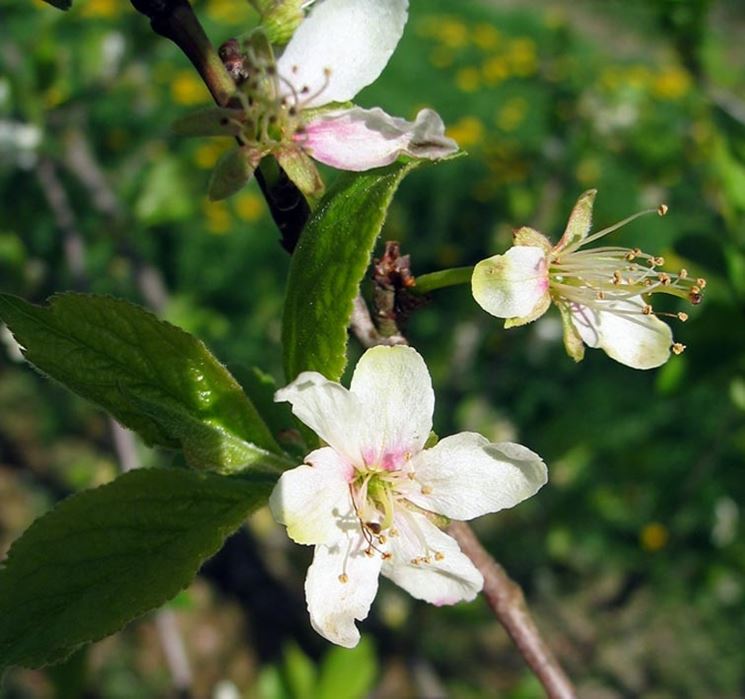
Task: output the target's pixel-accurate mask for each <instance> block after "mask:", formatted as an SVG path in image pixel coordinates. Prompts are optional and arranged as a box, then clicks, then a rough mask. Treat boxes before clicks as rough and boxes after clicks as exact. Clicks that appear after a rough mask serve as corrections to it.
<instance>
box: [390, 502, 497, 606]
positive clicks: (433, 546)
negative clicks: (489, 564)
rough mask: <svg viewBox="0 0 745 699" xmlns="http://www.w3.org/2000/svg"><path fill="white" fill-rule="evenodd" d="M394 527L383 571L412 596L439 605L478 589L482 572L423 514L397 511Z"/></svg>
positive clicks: (469, 597) (467, 596) (466, 597)
mask: <svg viewBox="0 0 745 699" xmlns="http://www.w3.org/2000/svg"><path fill="white" fill-rule="evenodd" d="M395 527H396V530H397V535H396V536H391V537H390V553H391V557H390V558H389V559H388V560H386V561H385V562H384V563H383V571H382V572H383V575H385V576H386V577H387V578H390V579H391V580H393V582H395V583H396V584H397V585H399V586H400V587H402V588H403V589H404V590H406V591H407V592H408V593H409V594H410V595H411V596H412V597H416V598H417V599H421V600H424V601H425V602H430V603H431V604H436V605H438V606H439V605H444V604H455V603H456V602H461V601H470V600H472V599H474V597H476V595H477V594H478V593H479V592H480V591H481V588H482V587H483V586H484V579H483V577H482V576H481V573H479V571H478V570H477V569H476V568H475V566H474V565H473V563H471V560H470V559H469V558H468V557H467V556H466V555H465V554H463V553H462V552H461V550H460V547H459V546H458V544H457V542H456V541H455V540H454V539H452V538H451V537H450V536H448V535H447V534H445V532H443V531H441V530H440V529H438V528H437V527H436V526H435V525H434V524H432V522H430V521H429V520H428V519H427V518H426V517H425V516H424V515H422V514H419V513H417V512H398V513H397V514H396V518H395Z"/></svg>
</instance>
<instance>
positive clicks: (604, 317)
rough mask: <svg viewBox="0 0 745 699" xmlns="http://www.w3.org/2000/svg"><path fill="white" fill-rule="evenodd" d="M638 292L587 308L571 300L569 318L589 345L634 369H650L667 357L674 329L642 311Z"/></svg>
mask: <svg viewBox="0 0 745 699" xmlns="http://www.w3.org/2000/svg"><path fill="white" fill-rule="evenodd" d="M645 306H646V304H645V302H644V299H643V298H642V297H641V296H633V297H631V298H628V299H620V300H608V301H604V302H602V303H601V302H598V304H597V305H596V307H594V308H589V307H587V306H581V305H579V304H572V305H571V307H570V311H571V314H572V322H573V323H574V327H575V328H576V329H577V332H579V334H580V336H581V337H582V340H583V341H584V343H585V344H586V345H587V346H588V347H600V348H601V349H602V350H604V351H605V353H606V354H607V355H608V356H609V357H610V358H611V359H615V360H616V361H617V362H620V363H621V364H625V365H626V366H630V367H632V368H634V369H653V368H654V367H658V366H660V365H661V364H664V363H665V362H666V361H667V360H668V358H669V357H670V346H671V345H672V344H673V333H672V331H671V330H670V327H669V326H668V325H667V324H666V323H663V322H662V321H661V320H660V319H659V318H657V316H655V315H653V314H648V315H645V314H644V313H643V312H642V310H643V309H644V307H645Z"/></svg>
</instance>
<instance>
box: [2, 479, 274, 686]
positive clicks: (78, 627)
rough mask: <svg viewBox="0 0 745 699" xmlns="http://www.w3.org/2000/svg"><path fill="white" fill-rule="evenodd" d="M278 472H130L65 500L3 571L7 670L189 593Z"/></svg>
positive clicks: (63, 653)
mask: <svg viewBox="0 0 745 699" xmlns="http://www.w3.org/2000/svg"><path fill="white" fill-rule="evenodd" d="M273 483H274V478H271V477H269V476H266V475H262V474H252V475H251V477H250V479H249V478H247V477H242V478H227V477H224V476H218V475H214V474H208V473H197V472H194V471H187V470H178V469H143V470H137V471H131V472H129V473H127V474H125V475H123V476H120V477H119V478H117V479H116V480H115V481H113V482H112V483H109V484H108V485H105V486H102V487H100V488H97V489H95V490H87V491H84V492H82V493H80V494H78V495H75V496H73V497H71V498H68V499H67V500H64V501H63V502H62V503H60V504H59V505H58V506H57V507H56V508H55V509H54V510H52V511H51V512H49V513H48V514H46V515H44V516H43V517H41V518H40V519H38V520H37V521H36V522H34V524H33V525H31V527H30V528H29V529H28V530H27V531H26V532H25V533H24V534H23V536H21V538H20V539H18V540H17V541H16V542H15V543H14V544H13V546H12V547H11V549H10V553H9V554H8V557H7V559H6V560H5V563H4V565H3V567H2V568H1V569H0V671H2V670H4V669H5V668H6V667H8V666H9V665H24V666H26V667H39V666H41V665H45V664H48V663H52V662H56V661H59V660H62V659H64V658H65V657H67V656H68V655H69V654H70V653H71V652H73V651H74V650H75V649H76V648H78V647H80V646H81V645H83V644H85V643H89V642H91V641H96V640H99V639H101V638H103V637H105V636H108V635H109V634H111V633H113V632H115V631H117V630H118V629H120V628H121V627H122V626H123V625H124V624H126V623H127V622H129V621H131V620H132V619H134V618H136V617H138V616H140V615H142V614H144V613H145V612H147V611H149V610H151V609H154V608H156V607H158V606H160V605H161V604H163V603H164V602H165V601H167V600H168V599H170V598H171V597H173V596H174V595H175V594H176V593H177V592H179V590H181V589H183V588H184V587H185V586H186V585H188V584H189V582H190V581H191V580H192V578H193V577H194V575H195V574H196V573H197V570H198V569H199V566H200V565H201V564H202V563H203V562H204V561H205V560H206V559H207V558H209V557H210V556H212V555H213V554H214V553H215V552H216V551H217V550H218V549H219V548H220V546H221V544H222V542H223V540H224V539H225V538H226V537H227V536H228V535H229V534H230V533H231V532H232V531H234V530H235V529H236V528H238V527H239V526H240V524H241V523H242V522H243V520H244V519H245V517H246V516H247V515H248V514H249V513H250V512H252V511H253V510H255V509H256V508H258V507H259V506H261V505H262V504H264V503H265V502H266V499H267V497H268V496H269V493H270V492H271V488H272V486H273Z"/></svg>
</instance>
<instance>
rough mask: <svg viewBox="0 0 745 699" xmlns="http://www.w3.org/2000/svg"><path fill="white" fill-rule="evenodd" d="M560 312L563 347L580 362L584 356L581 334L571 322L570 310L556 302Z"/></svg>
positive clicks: (563, 304)
mask: <svg viewBox="0 0 745 699" xmlns="http://www.w3.org/2000/svg"><path fill="white" fill-rule="evenodd" d="M556 305H557V306H558V307H559V311H560V312H561V327H562V330H563V338H564V349H565V350H566V352H567V354H568V355H569V356H570V357H571V358H572V359H573V360H574V361H575V362H581V361H582V360H583V359H584V358H585V343H584V342H583V341H582V336H581V335H580V334H579V331H578V330H577V328H575V327H574V323H573V322H572V312H571V311H570V310H569V307H568V306H567V305H566V304H565V303H558V304H556Z"/></svg>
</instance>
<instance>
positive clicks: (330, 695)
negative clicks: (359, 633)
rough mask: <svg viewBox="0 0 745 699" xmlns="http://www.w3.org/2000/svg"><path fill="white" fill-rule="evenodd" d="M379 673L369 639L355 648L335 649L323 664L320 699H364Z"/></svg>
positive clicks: (317, 695)
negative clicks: (337, 698)
mask: <svg viewBox="0 0 745 699" xmlns="http://www.w3.org/2000/svg"><path fill="white" fill-rule="evenodd" d="M377 672H378V665H377V659H376V657H375V650H374V648H373V646H372V644H371V643H370V642H369V641H368V640H367V639H365V638H363V639H362V640H361V641H360V642H359V644H358V645H357V646H356V647H354V648H332V649H331V650H330V651H329V652H328V654H327V655H326V657H325V658H324V659H323V664H322V665H321V673H320V677H319V680H318V687H317V688H316V694H315V696H316V699H336V697H344V699H363V697H366V696H367V695H368V694H369V693H370V690H371V689H372V686H373V682H374V681H375V675H376V674H377Z"/></svg>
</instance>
